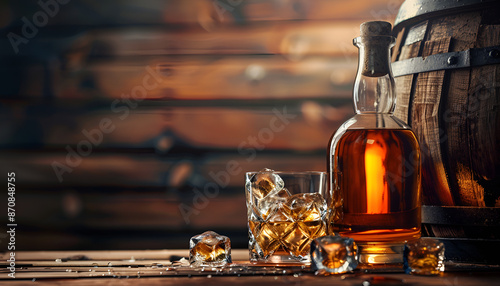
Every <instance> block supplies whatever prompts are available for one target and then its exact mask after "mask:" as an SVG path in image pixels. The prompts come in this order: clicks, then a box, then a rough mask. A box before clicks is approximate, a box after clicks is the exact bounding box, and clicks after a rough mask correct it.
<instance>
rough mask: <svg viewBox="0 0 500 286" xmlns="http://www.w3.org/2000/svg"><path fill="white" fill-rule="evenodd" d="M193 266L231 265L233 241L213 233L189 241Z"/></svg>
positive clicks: (190, 259)
mask: <svg viewBox="0 0 500 286" xmlns="http://www.w3.org/2000/svg"><path fill="white" fill-rule="evenodd" d="M189 263H190V264H191V266H209V267H218V266H224V265H226V264H228V263H231V241H230V240H229V238H228V237H227V236H223V235H219V234H217V233H216V232H213V231H206V232H204V233H202V234H199V235H195V236H193V237H191V240H190V241H189Z"/></svg>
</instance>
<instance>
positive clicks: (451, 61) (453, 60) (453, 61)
mask: <svg viewBox="0 0 500 286" xmlns="http://www.w3.org/2000/svg"><path fill="white" fill-rule="evenodd" d="M457 62H458V59H457V57H455V56H451V57H449V58H448V64H449V65H455V64H457Z"/></svg>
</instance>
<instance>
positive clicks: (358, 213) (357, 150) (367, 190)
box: [333, 129, 420, 243]
mask: <svg viewBox="0 0 500 286" xmlns="http://www.w3.org/2000/svg"><path fill="white" fill-rule="evenodd" d="M335 154H336V155H335V158H333V159H334V161H335V169H334V172H333V173H334V174H336V180H337V187H338V189H339V190H340V191H341V192H342V194H341V197H342V198H343V202H344V203H343V206H342V208H343V209H342V212H343V217H342V220H340V221H339V222H338V224H337V225H336V228H338V229H339V232H340V234H341V235H344V236H348V237H352V238H353V239H354V240H355V241H357V242H403V243H404V241H406V240H412V239H416V238H418V237H420V203H419V201H420V200H419V197H418V195H419V190H418V188H419V184H418V182H419V172H418V168H419V166H418V164H419V158H418V156H419V154H418V143H417V140H416V138H415V135H414V133H413V132H412V131H411V130H406V129H352V130H347V131H346V132H345V133H344V135H343V136H342V137H341V138H340V140H339V141H338V143H337V146H336V149H335Z"/></svg>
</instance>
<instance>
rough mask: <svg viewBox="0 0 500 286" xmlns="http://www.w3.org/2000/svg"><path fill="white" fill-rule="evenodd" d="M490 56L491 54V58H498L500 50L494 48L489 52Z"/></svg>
mask: <svg viewBox="0 0 500 286" xmlns="http://www.w3.org/2000/svg"><path fill="white" fill-rule="evenodd" d="M488 56H490V58H493V59H496V58H498V56H500V52H499V51H498V50H497V49H493V50H491V51H490V52H489V53H488Z"/></svg>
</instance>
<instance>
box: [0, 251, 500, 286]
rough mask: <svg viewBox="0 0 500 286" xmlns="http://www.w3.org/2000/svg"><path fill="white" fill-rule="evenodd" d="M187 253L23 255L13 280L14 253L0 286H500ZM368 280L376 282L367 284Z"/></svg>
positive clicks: (479, 275)
mask: <svg viewBox="0 0 500 286" xmlns="http://www.w3.org/2000/svg"><path fill="white" fill-rule="evenodd" d="M183 257H186V258H187V257H188V251H187V250H140V251H18V252H16V253H15V258H16V261H15V264H16V266H15V267H16V269H15V279H13V278H11V277H9V276H8V274H9V273H11V272H10V270H9V268H8V267H9V262H8V261H7V260H8V259H9V258H10V253H8V252H4V253H2V254H1V255H0V261H1V262H0V264H1V266H2V268H1V270H0V279H1V280H0V284H3V283H9V285H33V282H35V283H39V284H48V285H90V284H91V285H138V284H139V285H203V284H221V285H255V284H259V285H277V284H278V285H279V284H294V285H500V266H492V265H490V266H485V265H471V264H454V263H448V264H447V271H446V272H445V273H443V274H442V275H440V276H430V277H429V276H415V275H407V274H404V273H403V272H402V271H396V272H394V271H392V272H389V271H385V272H382V271H379V272H377V273H365V272H362V271H355V272H354V273H349V274H343V275H331V276H316V275H314V273H313V272H312V271H311V270H310V269H309V267H303V266H300V265H298V266H281V265H278V266H276V267H274V266H267V265H265V266H262V265H257V266H256V265H253V264H250V263H249V262H248V251H247V250H243V249H236V250H233V251H232V258H233V264H231V265H230V266H228V267H226V268H224V269H223V270H221V269H217V268H210V267H206V268H204V269H203V271H201V270H200V269H197V270H193V269H191V268H190V267H188V266H187V261H186V260H185V259H182V258H183ZM365 281H368V282H371V283H370V284H367V283H366V282H365Z"/></svg>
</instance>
